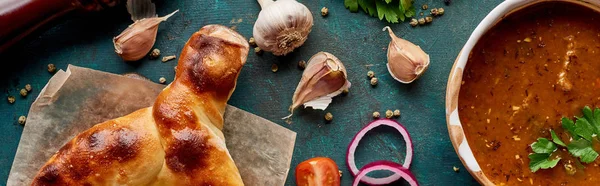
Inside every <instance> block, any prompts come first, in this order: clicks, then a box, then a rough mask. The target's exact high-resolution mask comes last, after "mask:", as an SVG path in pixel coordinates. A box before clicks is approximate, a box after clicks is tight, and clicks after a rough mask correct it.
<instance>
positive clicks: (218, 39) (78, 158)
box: [32, 25, 248, 186]
mask: <svg viewBox="0 0 600 186" xmlns="http://www.w3.org/2000/svg"><path fill="white" fill-rule="evenodd" d="M247 55H248V43H247V42H246V39H245V38H244V37H242V36H241V35H239V34H238V33H236V32H234V31H232V30H230V29H229V28H227V27H224V26H219V25H208V26H205V27H203V28H202V29H200V31H198V32H196V33H194V34H193V35H192V37H191V38H190V39H189V40H188V42H187V43H186V45H185V46H184V48H183V51H182V52H181V55H180V58H179V63H178V66H177V74H176V76H175V80H174V81H173V82H172V83H171V84H170V85H169V86H167V87H166V88H165V89H164V90H163V91H162V92H161V93H160V94H159V96H158V98H157V99H156V102H155V103H154V105H153V106H152V107H148V108H144V109H141V110H138V111H136V112H133V113H131V114H129V115H127V116H123V117H120V118H117V119H113V120H110V121H106V122H103V123H100V124H97V125H95V126H93V127H92V128H90V129H88V130H86V131H84V132H82V133H80V134H79V135H77V136H76V137H74V138H73V139H72V140H71V141H69V142H68V143H67V144H65V145H64V146H63V147H62V148H61V149H60V150H59V151H58V152H57V153H56V154H55V155H54V156H52V157H51V158H50V160H48V162H46V164H45V165H44V166H42V168H41V169H40V171H39V173H38V174H37V175H36V177H35V178H34V180H33V182H32V185H215V186H216V185H243V183H242V179H241V177H240V174H239V172H238V170H237V167H236V166H235V164H234V162H233V160H232V159H231V156H230V155H229V152H228V151H227V148H226V147H225V141H224V140H225V139H224V137H223V133H222V132H221V130H222V128H223V113H224V112H225V107H226V105H227V100H228V99H229V97H230V96H231V93H233V90H234V89H235V85H236V81H237V77H238V75H239V72H240V70H241V68H242V66H243V65H244V63H245V61H246V57H247Z"/></svg>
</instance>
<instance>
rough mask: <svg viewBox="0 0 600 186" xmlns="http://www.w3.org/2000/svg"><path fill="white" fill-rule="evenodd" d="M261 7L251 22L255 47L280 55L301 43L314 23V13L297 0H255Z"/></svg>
mask: <svg viewBox="0 0 600 186" xmlns="http://www.w3.org/2000/svg"><path fill="white" fill-rule="evenodd" d="M258 2H259V3H260V5H261V7H262V10H261V11H260V13H259V14H258V18H257V19H256V23H254V28H253V36H254V39H255V42H256V44H257V45H258V47H260V48H261V49H263V50H265V51H269V52H272V53H273V54H274V55H277V56H281V55H286V54H288V53H290V52H292V51H293V50H294V49H296V48H298V47H300V46H301V45H302V44H304V42H305V41H306V39H307V38H308V34H309V33H310V31H311V29H312V26H313V16H312V14H311V12H310V10H308V8H307V7H306V6H304V5H303V4H301V3H298V2H296V0H277V1H275V2H273V0H258Z"/></svg>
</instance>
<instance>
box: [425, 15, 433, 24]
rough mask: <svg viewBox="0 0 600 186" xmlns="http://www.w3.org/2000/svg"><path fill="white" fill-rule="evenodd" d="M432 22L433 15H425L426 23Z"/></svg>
mask: <svg viewBox="0 0 600 186" xmlns="http://www.w3.org/2000/svg"><path fill="white" fill-rule="evenodd" d="M431 22H433V17H431V16H427V17H425V23H431Z"/></svg>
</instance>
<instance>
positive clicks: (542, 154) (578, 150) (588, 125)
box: [529, 106, 600, 172]
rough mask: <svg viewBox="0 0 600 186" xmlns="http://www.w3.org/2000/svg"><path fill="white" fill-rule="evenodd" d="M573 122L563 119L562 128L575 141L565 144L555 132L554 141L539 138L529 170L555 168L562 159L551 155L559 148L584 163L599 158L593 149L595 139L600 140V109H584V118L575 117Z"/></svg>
mask: <svg viewBox="0 0 600 186" xmlns="http://www.w3.org/2000/svg"><path fill="white" fill-rule="evenodd" d="M575 119H576V120H575V122H573V120H571V119H569V118H566V117H563V118H562V128H563V129H565V131H567V132H568V133H569V135H570V136H571V138H572V139H573V140H571V141H570V143H569V144H566V143H565V142H563V141H562V140H561V139H560V138H559V137H558V135H556V133H555V132H554V131H553V130H550V134H551V136H552V141H550V140H548V139H546V138H538V139H537V141H536V142H534V143H532V144H531V149H532V150H533V152H534V153H533V154H530V155H529V169H530V170H531V172H536V171H538V170H539V169H549V168H553V167H555V166H556V165H557V164H558V162H559V161H560V158H556V159H552V158H551V155H552V153H553V152H555V151H556V150H557V149H558V148H559V146H560V147H562V148H567V150H568V151H569V153H570V154H571V155H572V156H574V157H577V158H579V160H580V161H581V162H583V163H592V162H594V161H595V160H596V159H597V158H598V152H596V151H595V150H594V148H593V147H592V142H593V140H594V139H593V138H594V137H596V138H600V136H599V135H598V134H600V109H599V108H596V109H594V111H592V109H590V107H588V106H586V107H584V108H583V117H575Z"/></svg>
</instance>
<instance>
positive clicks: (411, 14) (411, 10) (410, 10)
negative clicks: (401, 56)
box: [404, 6, 600, 113]
mask: <svg viewBox="0 0 600 186" xmlns="http://www.w3.org/2000/svg"><path fill="white" fill-rule="evenodd" d="M415 15H417V11H416V10H415V7H414V6H410V7H409V8H408V9H404V16H406V17H414V16H415ZM598 113H600V112H598Z"/></svg>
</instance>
